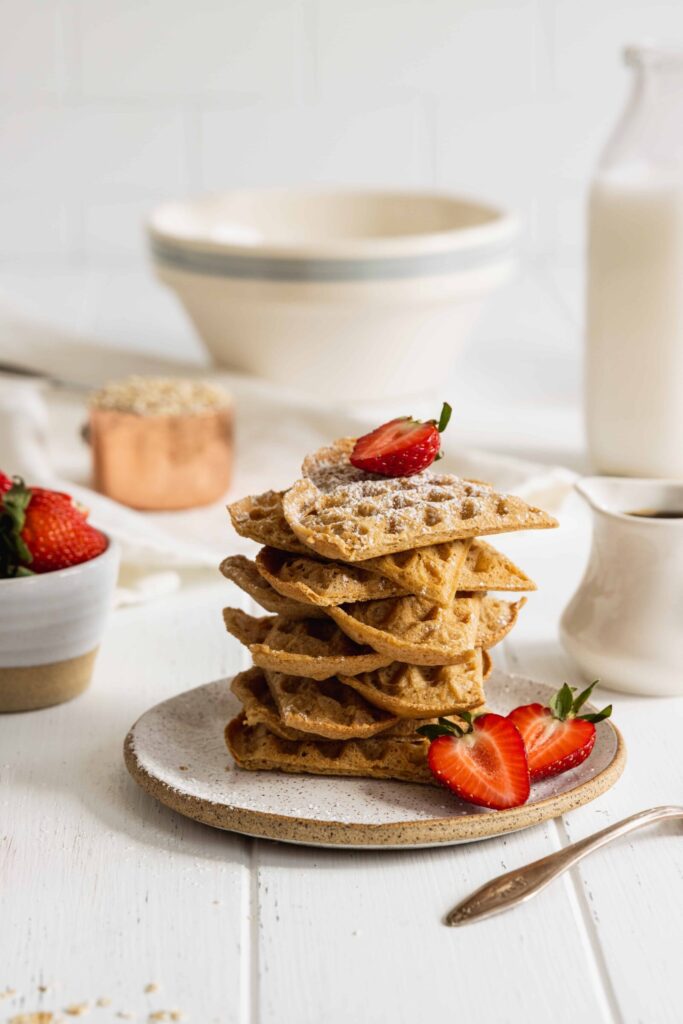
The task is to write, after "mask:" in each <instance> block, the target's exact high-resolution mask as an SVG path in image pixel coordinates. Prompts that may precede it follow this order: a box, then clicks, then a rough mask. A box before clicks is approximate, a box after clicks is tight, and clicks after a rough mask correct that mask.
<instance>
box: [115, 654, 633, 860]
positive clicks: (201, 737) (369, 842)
mask: <svg viewBox="0 0 683 1024" xmlns="http://www.w3.org/2000/svg"><path fill="white" fill-rule="evenodd" d="M229 682H230V681H229V680H226V679H220V680H218V681H217V682H214V683H208V684H206V685H205V686H199V687H197V689H195V690H188V691H187V692H186V693H181V694H179V696H177V697H172V698H171V699H170V700H167V701H164V702H163V704H157V705H156V707H153V708H151V709H150V710H149V711H147V712H146V713H145V714H144V715H143V716H142V718H140V719H139V720H138V721H137V722H136V723H135V725H134V726H133V728H132V729H131V730H130V732H129V733H128V736H127V737H126V742H125V745H124V755H125V760H126V765H127V767H128V770H129V772H130V773H131V775H132V776H133V778H134V779H135V781H136V782H137V783H138V784H139V785H140V786H142V788H143V789H145V790H147V792H148V793H151V795H152V796H154V797H156V799H157V800H160V801H161V802H162V803H163V804H166V805H167V806H168V807H171V808H172V809H173V810H174V811H178V812H179V813H180V814H184V815H186V816H187V817H189V818H194V819H196V820H197V821H201V822H204V824H206V825H213V826H214V827H216V828H221V829H227V830H229V831H232V832H241V833H243V834H244V835H249V836H260V837H264V838H267V839H279V840H282V841H284V842H290V843H304V844H307V845H311V846H348V847H354V848H363V847H378V846H379V847H385V848H388V849H391V848H397V847H420V846H442V845H447V844H449V843H466V842H471V841H472V840H475V839H484V838H486V837H487V836H495V835H501V834H502V833H504V832H513V831H516V830H517V829H521V828H527V827H528V826H529V825H535V824H537V823H538V822H539V821H545V820H546V819H548V818H554V817H557V815H559V814H564V813H566V812H567V811H571V810H572V809H573V808H575V807H580V806H581V805H582V804H586V803H589V801H591V800H594V799H595V798H596V797H597V796H600V794H601V793H604V792H605V791H606V790H607V789H609V788H610V787H611V786H613V785H614V783H615V782H616V781H617V779H618V778H619V776H620V775H621V773H622V771H623V769H624V764H625V761H626V751H625V748H624V742H623V740H622V738H621V735H620V733H619V731H618V730H617V729H616V728H615V727H614V726H613V725H612V723H611V722H609V721H606V722H601V723H600V724H599V725H598V727H597V739H596V742H595V747H594V748H593V752H592V754H591V756H590V757H589V758H588V760H587V761H585V762H584V763H583V764H582V765H579V766H578V768H574V769H573V770H572V771H569V772H565V774H564V775H559V776H557V777H556V778H554V779H546V780H545V781H543V782H539V783H536V784H535V785H533V786H532V787H531V796H530V798H529V801H528V803H526V804H525V805H524V806H523V807H515V808H512V809H510V810H505V811H490V810H487V809H485V808H479V807H474V806H472V804H466V803H464V802H461V801H460V800H458V799H457V798H456V797H455V796H454V795H453V794H452V793H449V792H448V790H446V789H441V788H437V787H434V788H432V787H431V786H421V785H416V784H412V783H411V784H409V783H405V782H387V781H385V780H380V779H344V778H330V777H321V776H314V775H286V774H284V773H279V772H249V771H243V770H242V769H240V768H237V767H236V766H235V764H234V763H233V761H232V758H231V756H230V754H229V753H228V750H227V748H226V746H225V742H224V739H223V730H224V728H225V725H226V723H227V722H228V720H229V719H230V718H232V717H233V716H234V715H235V714H236V713H237V711H238V704H237V701H236V700H235V698H234V697H233V695H232V694H231V693H230V689H229ZM553 692H554V688H552V687H550V686H546V685H544V684H542V683H535V682H532V681H531V680H530V679H523V678H522V677H520V676H510V675H506V674H505V673H504V672H500V671H498V670H496V671H495V672H494V673H493V674H492V676H491V678H490V679H489V680H488V682H487V684H486V697H487V701H488V704H489V706H490V707H491V708H492V710H494V711H497V712H499V713H501V714H506V713H507V712H508V711H510V710H511V709H512V708H513V707H516V706H517V705H519V704H528V703H531V702H532V701H541V702H542V703H547V701H548V699H549V697H550V696H551V695H552V693H553Z"/></svg>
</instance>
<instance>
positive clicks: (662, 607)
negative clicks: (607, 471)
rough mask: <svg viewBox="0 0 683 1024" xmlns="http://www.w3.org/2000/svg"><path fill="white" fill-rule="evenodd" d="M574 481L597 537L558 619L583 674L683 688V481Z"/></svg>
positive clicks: (658, 690)
mask: <svg viewBox="0 0 683 1024" xmlns="http://www.w3.org/2000/svg"><path fill="white" fill-rule="evenodd" d="M576 489H577V491H578V492H579V494H580V495H581V496H582V497H583V498H584V499H585V501H586V502H587V503H588V505H589V507H590V509H591V511H592V513H593V544H592V548H591V553H590V558H589V561H588V565H587V567H586V572H585V575H584V577H583V580H582V581H581V584H580V586H579V588H578V590H577V591H576V593H575V594H574V596H573V598H572V599H571V601H570V602H569V604H568V605H567V608H566V610H565V612H564V615H563V616H562V621H561V624H560V635H561V638H562V642H563V644H564V646H565V647H566V649H567V651H568V652H569V654H570V655H571V656H572V657H573V658H574V660H575V661H576V663H577V664H578V666H579V668H580V669H581V671H582V673H583V675H584V676H585V677H586V678H587V679H588V678H589V677H590V679H596V678H599V679H600V683H601V685H603V686H606V687H608V688H609V689H611V690H623V691H626V692H628V693H638V694H642V695H644V696H648V697H655V696H677V695H679V694H683V518H681V519H655V518H641V517H640V516H633V515H628V514H627V513H629V512H638V511H642V510H648V509H649V510H653V509H659V510H670V511H677V512H679V513H681V514H682V515H683V483H681V482H680V481H675V480H636V479H627V478H619V477H589V478H587V479H584V480H581V481H580V482H579V483H578V484H577V485H576Z"/></svg>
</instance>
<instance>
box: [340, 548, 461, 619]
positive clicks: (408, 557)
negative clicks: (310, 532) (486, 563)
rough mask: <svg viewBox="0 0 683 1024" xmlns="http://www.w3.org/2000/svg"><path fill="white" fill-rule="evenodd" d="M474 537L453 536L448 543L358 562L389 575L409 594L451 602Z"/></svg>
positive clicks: (382, 574)
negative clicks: (463, 538) (460, 537)
mask: <svg viewBox="0 0 683 1024" xmlns="http://www.w3.org/2000/svg"><path fill="white" fill-rule="evenodd" d="M471 543H472V541H471V540H453V541H449V542H448V543H447V544H429V545H427V547H424V548H414V549H413V550H412V551H399V552H396V553H395V554H392V555H380V556H379V558H369V559H367V560H366V561H363V562H360V563H359V564H360V565H361V566H362V567H363V569H369V570H370V571H371V572H375V573H379V574H380V575H381V576H386V578H387V579H388V580H391V581H392V582H393V583H395V584H396V586H398V587H401V588H403V590H404V591H405V592H406V593H408V594H417V595H419V596H420V597H430V598H431V599H432V601H436V602H437V604H450V603H451V601H452V600H453V598H454V597H455V593H456V591H457V590H458V588H459V589H460V590H465V589H470V590H473V589H476V588H474V587H470V588H465V587H459V583H458V580H459V579H460V576H461V573H462V571H463V568H464V565H465V559H466V557H467V553H468V551H469V548H470V545H471Z"/></svg>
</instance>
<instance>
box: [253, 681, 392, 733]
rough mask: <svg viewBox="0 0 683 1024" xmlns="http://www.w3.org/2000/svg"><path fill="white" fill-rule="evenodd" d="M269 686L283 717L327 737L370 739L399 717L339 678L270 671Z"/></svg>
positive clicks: (290, 724)
mask: <svg viewBox="0 0 683 1024" xmlns="http://www.w3.org/2000/svg"><path fill="white" fill-rule="evenodd" d="M266 679H267V681H268V687H269V689H270V692H271V694H272V696H273V700H274V701H275V704H276V706H277V709H278V712H279V715H280V719H281V721H282V722H283V723H284V724H285V725H286V726H288V727H290V728H292V729H297V730H298V731H300V732H305V733H313V735H315V736H322V737H324V738H325V739H331V740H343V739H356V738H357V739H366V738H367V737H369V736H375V735H376V734H377V733H380V732H383V731H384V730H385V729H388V728H389V727H390V726H392V725H396V723H397V721H398V719H397V718H396V716H394V715H391V714H390V713H389V712H388V711H385V710H384V709H383V708H378V707H375V705H373V704H369V703H368V701H366V700H365V698H364V697H362V696H361V694H360V693H358V692H357V691H356V690H354V689H353V688H352V687H350V686H346V684H345V683H342V682H341V681H340V680H339V679H337V678H335V677H333V678H332V679H321V680H315V679H305V678H303V677H302V676H287V675H284V674H283V673H282V672H267V673H266Z"/></svg>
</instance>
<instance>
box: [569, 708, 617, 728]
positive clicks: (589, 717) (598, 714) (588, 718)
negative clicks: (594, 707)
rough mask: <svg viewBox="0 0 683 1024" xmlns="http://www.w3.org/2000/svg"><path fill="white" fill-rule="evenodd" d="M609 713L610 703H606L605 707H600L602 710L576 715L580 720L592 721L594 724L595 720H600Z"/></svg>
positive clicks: (610, 709) (610, 711)
mask: <svg viewBox="0 0 683 1024" xmlns="http://www.w3.org/2000/svg"><path fill="white" fill-rule="evenodd" d="M611 714H612V705H611V704H608V705H607V707H606V708H603V709H602V711H596V712H595V714H593V715H577V716H576V717H577V718H579V719H581V721H582V722H593V724H594V725H595V724H597V722H602V721H604V719H605V718H609V717H610V715H611Z"/></svg>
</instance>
